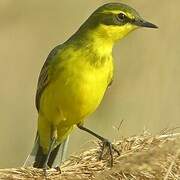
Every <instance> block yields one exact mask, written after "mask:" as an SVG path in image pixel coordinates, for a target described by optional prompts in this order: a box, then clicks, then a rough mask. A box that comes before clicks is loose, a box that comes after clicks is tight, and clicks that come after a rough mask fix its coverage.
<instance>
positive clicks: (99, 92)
mask: <svg viewBox="0 0 180 180" xmlns="http://www.w3.org/2000/svg"><path fill="white" fill-rule="evenodd" d="M139 27H148V28H157V26H156V25H154V24H152V23H150V22H147V21H145V20H144V19H143V18H141V16H140V15H139V14H138V12H137V11H136V10H134V9H133V8H131V7H129V6H128V5H125V4H121V3H108V4H105V5H103V6H101V7H99V8H98V9H97V10H96V11H95V12H94V13H93V14H92V15H91V16H90V17H89V18H88V19H87V20H86V22H85V23H84V24H83V25H82V26H81V27H80V28H79V30H78V31H77V32H76V33H75V34H74V35H72V36H71V37H70V38H69V39H68V40H67V41H66V42H64V43H63V44H61V45H58V46H57V47H55V48H54V49H53V50H52V51H51V52H50V54H49V56H48V58H47V60H46V61H45V63H44V66H43V67H42V70H41V72H40V76H39V81H38V86H37V94H36V107H37V110H38V130H37V135H36V139H35V144H34V148H33V150H32V152H31V154H30V155H29V158H28V159H27V161H26V163H28V162H29V161H31V162H32V160H33V161H34V162H33V166H34V167H37V168H44V169H47V167H54V166H56V165H58V164H60V163H61V161H62V160H63V158H64V153H65V150H66V145H67V139H68V136H69V134H70V133H71V131H72V129H73V127H74V126H75V125H77V127H78V128H80V129H82V130H84V131H87V132H88V133H90V134H92V135H94V136H95V137H97V138H98V139H100V140H101V141H102V143H103V149H102V152H103V150H104V147H105V146H108V147H109V151H110V155H111V165H112V162H113V157H112V150H115V151H116V152H117V153H118V151H117V150H116V149H115V148H114V147H113V146H112V144H111V143H110V142H109V141H108V140H107V139H105V138H103V137H102V136H100V135H98V134H96V133H94V132H93V131H91V130H89V129H87V128H85V127H84V126H83V123H84V119H85V118H86V117H87V116H89V115H90V114H91V113H93V112H94V111H95V110H96V108H97V107H98V106H99V104H100V102H101V100H102V98H103V96H104V93H105V91H106V89H107V87H108V86H109V85H110V83H111V81H112V78H113V58H112V48H113V46H114V44H115V42H116V41H118V40H120V39H122V38H123V37H124V36H126V35H127V34H128V33H129V32H131V31H133V30H135V29H137V28H139ZM60 146H61V147H60ZM101 156H102V153H101Z"/></svg>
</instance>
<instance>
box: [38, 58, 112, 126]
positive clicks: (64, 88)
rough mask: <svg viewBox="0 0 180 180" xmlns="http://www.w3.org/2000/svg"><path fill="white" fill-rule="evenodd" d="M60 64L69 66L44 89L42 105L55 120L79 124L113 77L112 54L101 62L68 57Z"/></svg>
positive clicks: (90, 111) (93, 109)
mask: <svg viewBox="0 0 180 180" xmlns="http://www.w3.org/2000/svg"><path fill="white" fill-rule="evenodd" d="M61 66H63V67H66V68H61V69H63V70H61V71H59V73H57V74H56V79H55V80H54V81H53V82H51V84H50V85H49V86H48V87H47V88H46V90H45V91H44V93H43V95H42V98H41V109H42V111H43V112H44V113H45V114H46V116H47V118H48V119H51V121H52V119H53V121H54V123H55V124H58V123H60V122H61V121H64V122H66V123H67V124H69V125H70V124H76V123H77V122H80V121H81V120H82V119H84V118H85V117H86V116H88V115H89V114H90V113H92V112H93V111H95V109H96V108H97V106H98V105H99V104H100V102H101V100H102V98H103V96H104V93H105V91H106V88H107V86H108V84H109V81H110V79H111V78H112V70H113V65H112V58H110V57H108V58H107V59H106V60H104V62H103V64H101V65H100V66H99V65H98V64H96V65H95V66H94V65H92V64H91V63H89V62H87V61H86V60H85V59H83V58H82V59H78V60H77V59H76V60H73V59H72V60H70V61H65V63H64V64H61ZM47 104H49V105H48V106H47Z"/></svg>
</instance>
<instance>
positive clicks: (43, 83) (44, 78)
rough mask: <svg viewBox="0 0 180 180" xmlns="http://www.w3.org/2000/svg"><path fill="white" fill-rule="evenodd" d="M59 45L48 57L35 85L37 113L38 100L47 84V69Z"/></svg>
mask: <svg viewBox="0 0 180 180" xmlns="http://www.w3.org/2000/svg"><path fill="white" fill-rule="evenodd" d="M60 47H61V45H58V46H56V47H55V48H54V49H53V50H52V51H51V52H50V54H49V55H48V57H47V59H46V61H45V63H44V65H43V67H42V69H41V72H40V75H39V79H38V85H37V92H36V108H37V110H38V111H39V106H40V98H41V94H42V92H43V90H44V89H45V87H46V86H47V85H48V83H49V78H48V69H49V64H50V63H51V61H52V60H53V57H54V56H55V55H56V54H57V52H58V50H59V49H60Z"/></svg>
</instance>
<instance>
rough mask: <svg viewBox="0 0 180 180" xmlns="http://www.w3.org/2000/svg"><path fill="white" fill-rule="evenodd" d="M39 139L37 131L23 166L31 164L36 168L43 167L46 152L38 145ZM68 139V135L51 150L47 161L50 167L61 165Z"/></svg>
mask: <svg viewBox="0 0 180 180" xmlns="http://www.w3.org/2000/svg"><path fill="white" fill-rule="evenodd" d="M39 141H40V140H39V135H38V133H37V135H36V139H35V142H34V147H33V149H32V151H31V153H30V154H29V156H28V157H27V159H26V161H25V163H24V165H23V167H28V166H33V167H36V168H43V166H44V163H45V161H46V157H47V154H45V153H44V152H43V149H42V147H41V146H40V143H39ZM68 141H69V136H68V137H67V138H66V139H65V140H64V141H63V142H62V143H61V144H59V145H58V146H57V147H56V148H55V149H53V150H52V152H51V154H50V157H49V160H48V163H47V164H48V166H49V167H50V168H51V167H56V166H59V165H61V163H62V162H63V161H64V160H65V156H66V151H67V145H68Z"/></svg>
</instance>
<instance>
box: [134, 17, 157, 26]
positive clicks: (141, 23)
mask: <svg viewBox="0 0 180 180" xmlns="http://www.w3.org/2000/svg"><path fill="white" fill-rule="evenodd" d="M132 24H134V25H136V26H139V27H146V28H158V26H156V25H155V24H152V23H150V22H148V21H145V20H144V19H135V20H134V21H133V22H132Z"/></svg>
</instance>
